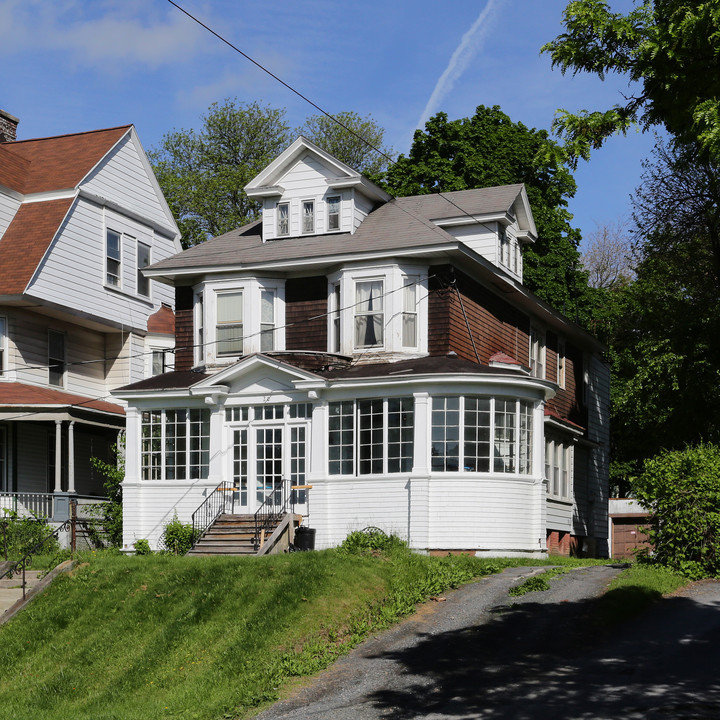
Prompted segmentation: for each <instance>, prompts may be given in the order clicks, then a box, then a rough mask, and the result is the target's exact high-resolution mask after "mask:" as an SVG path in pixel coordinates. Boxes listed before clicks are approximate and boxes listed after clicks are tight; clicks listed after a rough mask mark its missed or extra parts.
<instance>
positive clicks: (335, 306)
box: [330, 283, 341, 353]
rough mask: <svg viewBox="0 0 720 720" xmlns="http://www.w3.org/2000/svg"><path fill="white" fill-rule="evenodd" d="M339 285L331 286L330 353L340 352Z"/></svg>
mask: <svg viewBox="0 0 720 720" xmlns="http://www.w3.org/2000/svg"><path fill="white" fill-rule="evenodd" d="M340 308H341V305H340V283H335V284H334V285H333V286H332V294H331V295H330V317H331V318H332V327H331V334H332V337H331V340H330V351H331V352H336V353H339V352H340V332H341V328H340V317H341V313H340Z"/></svg>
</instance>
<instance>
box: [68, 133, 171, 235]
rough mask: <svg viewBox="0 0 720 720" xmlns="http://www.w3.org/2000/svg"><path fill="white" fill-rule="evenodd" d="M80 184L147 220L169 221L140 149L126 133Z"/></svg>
mask: <svg viewBox="0 0 720 720" xmlns="http://www.w3.org/2000/svg"><path fill="white" fill-rule="evenodd" d="M81 187H83V188H85V189H86V190H89V191H90V192H91V193H93V194H95V195H100V196H101V197H104V198H109V199H112V200H113V201H114V202H117V203H119V204H120V205H122V206H123V207H126V208H129V209H130V210H133V211H135V212H136V213H139V214H140V215H142V216H143V217H146V218H148V219H149V220H154V221H155V222H158V223H162V224H163V225H165V226H168V225H169V224H170V221H169V219H168V217H167V215H166V213H165V209H164V207H163V204H162V203H161V201H160V199H159V198H158V196H157V192H156V189H155V186H154V183H153V182H151V180H150V178H149V177H148V173H147V169H146V166H145V164H144V162H143V161H142V159H141V156H140V150H139V148H138V147H137V146H136V145H135V143H134V142H133V141H132V139H131V138H130V136H129V135H127V136H125V138H123V140H121V141H120V143H118V145H117V146H116V147H115V148H114V149H113V151H112V152H111V153H110V154H109V155H108V157H107V158H106V159H105V161H104V162H103V163H101V165H100V166H99V167H98V168H96V170H95V171H94V172H93V173H92V174H91V175H89V176H88V178H87V179H86V180H85V181H84V182H83V183H82V184H81Z"/></svg>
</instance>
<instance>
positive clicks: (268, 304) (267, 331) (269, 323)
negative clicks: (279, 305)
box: [241, 290, 275, 352]
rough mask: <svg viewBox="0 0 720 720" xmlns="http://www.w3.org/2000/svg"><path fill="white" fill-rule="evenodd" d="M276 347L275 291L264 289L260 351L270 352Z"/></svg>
mask: <svg viewBox="0 0 720 720" xmlns="http://www.w3.org/2000/svg"><path fill="white" fill-rule="evenodd" d="M241 334H242V333H241ZM274 349H275V291H274V290H262V291H261V292H260V352H270V351H272V350H274Z"/></svg>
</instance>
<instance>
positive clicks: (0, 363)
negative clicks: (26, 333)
mask: <svg viewBox="0 0 720 720" xmlns="http://www.w3.org/2000/svg"><path fill="white" fill-rule="evenodd" d="M6 362H7V319H6V318H4V317H0V377H2V376H3V375H4V374H5V364H6Z"/></svg>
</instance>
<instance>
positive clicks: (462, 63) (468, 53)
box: [417, 0, 502, 128]
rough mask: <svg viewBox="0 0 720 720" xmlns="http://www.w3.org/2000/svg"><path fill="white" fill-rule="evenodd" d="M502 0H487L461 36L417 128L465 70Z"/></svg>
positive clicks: (480, 46)
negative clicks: (475, 18)
mask: <svg viewBox="0 0 720 720" xmlns="http://www.w3.org/2000/svg"><path fill="white" fill-rule="evenodd" d="M501 2H502V0H488V3H487V5H486V6H485V8H484V9H483V10H482V11H481V13H480V15H478V17H477V20H475V22H474V23H473V24H472V26H471V27H470V29H469V30H468V31H467V32H466V33H465V34H464V35H463V36H462V39H461V40H460V44H459V45H458V46H457V47H456V48H455V52H454V53H453V54H452V57H451V58H450V62H449V63H448V65H447V67H446V68H445V71H444V72H443V74H442V75H441V76H440V79H439V80H438V81H437V83H436V84H435V89H434V90H433V92H432V95H430V99H429V100H428V101H427V105H425V109H424V110H423V111H422V114H421V115H420V119H419V120H418V123H417V128H422V127H423V125H424V124H425V121H426V120H427V119H428V118H429V117H430V115H432V114H433V113H434V112H435V111H436V110H437V108H438V106H439V105H440V102H441V101H442V99H443V98H444V97H445V96H446V95H447V94H448V93H449V92H450V91H451V90H452V89H453V86H454V85H455V83H456V82H457V80H458V79H459V78H460V76H461V75H462V74H463V73H464V72H465V70H467V68H468V66H469V65H470V61H471V60H472V59H473V57H475V55H477V53H478V52H479V51H480V49H481V48H482V44H483V40H484V39H485V34H486V32H487V29H488V26H489V23H490V20H491V19H492V14H493V13H494V11H495V10H496V9H497V7H498V6H499V5H500V3H501Z"/></svg>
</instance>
